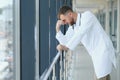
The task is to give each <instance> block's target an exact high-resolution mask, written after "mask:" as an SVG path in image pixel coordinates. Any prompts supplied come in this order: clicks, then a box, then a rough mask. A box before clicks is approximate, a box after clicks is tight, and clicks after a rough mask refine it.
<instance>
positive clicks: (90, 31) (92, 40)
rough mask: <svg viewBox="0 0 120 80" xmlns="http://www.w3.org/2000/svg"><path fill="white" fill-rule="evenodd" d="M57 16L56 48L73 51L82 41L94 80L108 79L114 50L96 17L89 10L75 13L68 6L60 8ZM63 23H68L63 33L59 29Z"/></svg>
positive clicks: (114, 62) (112, 63)
mask: <svg viewBox="0 0 120 80" xmlns="http://www.w3.org/2000/svg"><path fill="white" fill-rule="evenodd" d="M58 18H59V20H58V21H57V23H56V39H57V40H58V41H59V43H60V44H59V45H58V46H57V49H58V50H72V51H75V50H78V49H77V47H78V45H79V44H80V43H82V44H83V45H84V47H85V48H86V49H87V51H88V53H89V55H90V56H91V58H92V61H93V66H94V70H95V74H96V79H95V80H110V76H109V74H110V73H111V71H112V67H113V66H114V67H116V58H115V50H114V47H113V44H112V42H111V40H110V38H109V37H108V36H107V34H106V33H105V31H104V30H103V28H102V26H101V25H100V23H99V21H98V20H97V18H96V17H95V16H94V15H93V14H92V13H91V12H90V11H86V12H84V13H76V12H73V10H72V9H71V8H70V7H68V6H62V7H61V8H60V10H59V12H58ZM64 24H69V28H68V30H67V32H66V34H65V35H63V33H62V32H61V30H60V27H61V25H64ZM78 51H79V50H78Z"/></svg>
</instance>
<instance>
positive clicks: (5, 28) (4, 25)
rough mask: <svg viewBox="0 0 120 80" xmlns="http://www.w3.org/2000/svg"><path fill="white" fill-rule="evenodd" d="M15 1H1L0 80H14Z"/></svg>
mask: <svg viewBox="0 0 120 80" xmlns="http://www.w3.org/2000/svg"><path fill="white" fill-rule="evenodd" d="M12 3H13V1H12V0H0V80H13V74H14V73H13V64H14V62H13V61H14V60H13V57H14V54H13V4H12Z"/></svg>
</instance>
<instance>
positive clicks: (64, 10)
mask: <svg viewBox="0 0 120 80" xmlns="http://www.w3.org/2000/svg"><path fill="white" fill-rule="evenodd" d="M68 12H73V10H72V8H71V7H69V6H62V7H61V8H60V9H59V11H58V15H57V18H58V19H60V15H61V14H63V15H65V14H67V13H68Z"/></svg>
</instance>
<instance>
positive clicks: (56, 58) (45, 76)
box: [40, 52, 61, 80]
mask: <svg viewBox="0 0 120 80" xmlns="http://www.w3.org/2000/svg"><path fill="white" fill-rule="evenodd" d="M60 54H61V52H58V53H57V55H56V56H55V58H54V59H53V62H52V63H51V65H50V67H49V69H48V70H47V71H45V73H43V74H44V75H42V76H41V77H40V80H47V79H48V77H49V75H50V73H51V72H52V69H53V67H54V65H55V64H56V62H57V60H58V59H59V57H60Z"/></svg>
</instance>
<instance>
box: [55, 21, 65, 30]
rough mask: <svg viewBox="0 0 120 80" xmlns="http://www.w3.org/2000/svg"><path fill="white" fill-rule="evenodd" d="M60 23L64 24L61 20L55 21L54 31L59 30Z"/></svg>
mask: <svg viewBox="0 0 120 80" xmlns="http://www.w3.org/2000/svg"><path fill="white" fill-rule="evenodd" d="M61 25H64V22H63V21H62V20H58V21H57V23H56V32H59V31H60V27H61Z"/></svg>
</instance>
